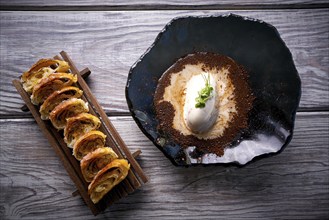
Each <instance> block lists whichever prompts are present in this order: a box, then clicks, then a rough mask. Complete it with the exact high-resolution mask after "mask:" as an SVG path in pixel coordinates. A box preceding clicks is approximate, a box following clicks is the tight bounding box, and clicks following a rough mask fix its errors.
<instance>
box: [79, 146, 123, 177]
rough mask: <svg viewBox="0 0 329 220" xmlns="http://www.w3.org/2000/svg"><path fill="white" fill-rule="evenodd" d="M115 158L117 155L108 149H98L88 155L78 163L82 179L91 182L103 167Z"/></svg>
mask: <svg viewBox="0 0 329 220" xmlns="http://www.w3.org/2000/svg"><path fill="white" fill-rule="evenodd" d="M117 158H118V155H117V154H116V153H115V152H114V151H113V150H112V149H111V148H109V147H102V148H98V149H96V150H94V151H93V152H90V153H88V154H87V155H86V156H85V157H83V159H82V160H81V163H80V167H81V172H82V175H83V177H84V178H85V180H86V181H87V182H91V181H92V180H93V179H94V177H95V176H96V175H97V173H98V172H99V171H100V170H101V169H103V167H105V166H106V165H107V164H109V163H111V162H112V161H113V160H115V159H117Z"/></svg>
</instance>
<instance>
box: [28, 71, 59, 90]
mask: <svg viewBox="0 0 329 220" xmlns="http://www.w3.org/2000/svg"><path fill="white" fill-rule="evenodd" d="M52 73H54V70H53V69H52V68H50V67H44V68H41V69H39V70H38V71H35V72H34V73H33V74H31V76H30V77H29V78H28V79H27V80H25V81H22V84H23V88H24V90H25V91H26V92H27V93H30V94H31V93H32V91H33V88H34V86H35V85H37V84H38V83H39V82H40V81H41V80H42V79H44V78H46V77H48V76H49V75H50V74H52Z"/></svg>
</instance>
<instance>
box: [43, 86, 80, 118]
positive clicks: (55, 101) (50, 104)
mask: <svg viewBox="0 0 329 220" xmlns="http://www.w3.org/2000/svg"><path fill="white" fill-rule="evenodd" d="M82 93H83V92H82V90H80V89H79V88H77V87H75V86H68V87H64V88H62V89H60V90H56V91H54V92H53V93H52V94H51V95H50V96H49V97H48V98H47V99H46V100H45V101H44V102H43V104H42V105H41V106H40V114H41V119H42V120H47V119H49V114H50V112H51V111H52V110H53V109H54V108H55V107H56V106H57V105H59V104H60V103H62V102H63V101H66V100H68V99H70V98H80V97H81V96H82Z"/></svg>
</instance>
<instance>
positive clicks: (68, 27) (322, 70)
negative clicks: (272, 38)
mask: <svg viewBox="0 0 329 220" xmlns="http://www.w3.org/2000/svg"><path fill="white" fill-rule="evenodd" d="M230 12H232V13H236V14H239V15H243V16H249V17H253V18H257V19H261V20H264V21H266V22H268V23H270V24H272V25H274V26H275V27H276V28H277V29H278V31H279V33H280V34H281V37H282V38H283V40H284V41H285V42H286V44H287V46H288V47H289V48H290V50H291V52H292V55H293V58H294V61H295V64H296V67H297V70H298V72H299V74H300V76H301V79H302V97H301V103H300V109H302V110H306V111H309V110H312V109H313V110H314V109H320V110H328V109H329V103H328V99H329V90H328V88H329V74H328V73H329V46H328V45H329V23H328V20H329V9H318V10H306V9H305V10H267V11H257V10H256V11H225V10H220V11H126V12H124V11H119V12H113V11H112V12H70V13H67V12H37V13H36V12H1V15H0V26H1V30H0V35H1V44H0V69H1V78H0V93H1V96H0V99H1V100H0V103H1V104H0V105H1V106H0V117H2V118H7V117H12V116H13V115H15V117H18V116H29V113H22V112H21V111H20V107H21V105H22V104H23V102H22V100H21V99H20V97H19V95H18V94H17V93H16V91H15V89H14V87H13V86H12V85H11V81H12V79H13V78H17V77H19V76H20V75H21V74H22V72H24V71H26V70H27V69H28V68H29V67H30V66H31V65H32V64H33V63H34V62H36V61H37V60H38V59H39V58H43V57H51V56H53V54H55V53H58V52H59V51H61V50H66V51H67V52H68V53H69V54H71V57H72V59H74V60H75V62H76V64H77V65H78V68H79V69H80V70H81V69H83V68H84V67H89V68H90V70H91V71H92V75H91V77H89V79H88V80H87V83H88V84H89V85H90V87H91V90H92V92H93V93H94V94H95V96H96V98H97V99H98V100H99V102H100V104H101V105H102V106H103V108H104V109H105V111H106V112H107V113H110V114H112V113H113V114H119V113H127V112H128V108H127V105H126V100H125V96H124V88H125V84H126V80H127V74H128V71H129V69H130V67H131V66H132V65H133V64H134V62H135V61H136V60H137V59H138V58H139V57H140V56H141V55H142V54H143V53H144V52H145V51H146V50H147V48H148V47H149V46H150V45H151V44H152V43H153V41H154V39H155V37H156V36H157V34H158V33H159V31H160V30H161V29H162V28H163V27H164V25H165V24H166V23H168V22H169V21H170V20H171V19H172V18H174V17H178V16H186V15H213V14H226V13H230ZM114 94H115V95H114Z"/></svg>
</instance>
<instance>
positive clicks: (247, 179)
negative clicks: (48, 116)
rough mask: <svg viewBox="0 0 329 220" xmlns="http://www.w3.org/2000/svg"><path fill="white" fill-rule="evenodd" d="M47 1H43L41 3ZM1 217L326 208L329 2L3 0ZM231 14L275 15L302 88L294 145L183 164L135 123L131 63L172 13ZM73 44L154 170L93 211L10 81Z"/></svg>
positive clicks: (205, 215)
mask: <svg viewBox="0 0 329 220" xmlns="http://www.w3.org/2000/svg"><path fill="white" fill-rule="evenodd" d="M45 2H46V3H45ZM0 3H1V11H0V13H1V19H0V24H1V25H0V28H1V32H0V35H1V44H0V52H1V54H0V60H1V61H0V70H1V72H0V98H1V100H0V105H1V106H0V124H1V127H0V128H1V133H0V134H1V140H0V144H1V148H0V156H1V158H0V193H1V194H0V219H103V218H113V219H114V218H116V219H242V218H248V219H255V218H261V219H280V218H284V219H325V218H329V4H328V1H327V0H323V1H322V0H318V1H307V0H287V1H282V0H281V1H277V0H266V1H262V3H259V1H256V0H247V1H242V0H233V1H231V0H230V1H229V0H223V1H215V0H203V1H194V2H193V3H192V2H189V1H186V2H184V1H182V0H159V1H153V0H147V1H128V0H122V1H96V0H94V1H86V0H79V1H73V0H59V1H42V0H26V1H23V0H13V1H5V0H0ZM227 13H235V14H239V15H242V16H249V17H253V18H257V19H261V20H264V21H265V22H268V23H270V24H272V25H274V26H275V27H276V28H277V29H278V31H279V33H280V34H281V37H282V38H283V40H284V41H285V43H286V44H287V46H288V47H289V49H290V50H291V52H292V55H293V58H294V62H295V65H296V68H297V70H298V72H299V74H300V77H301V80H302V97H301V101H300V107H299V108H298V112H297V116H296V122H295V131H294V136H293V139H292V141H291V143H290V144H289V145H288V146H287V147H286V149H285V150H284V151H283V152H282V153H281V154H279V155H276V156H273V157H270V158H266V159H263V160H258V161H256V162H254V163H251V164H248V165H247V166H244V167H236V166H207V167H204V166H197V167H190V168H186V167H175V166H173V165H172V164H171V162H170V161H169V160H167V159H166V158H165V157H164V156H163V154H162V153H161V152H160V151H159V150H158V149H157V148H156V147H155V146H154V145H153V144H152V143H151V141H149V140H148V139H147V138H146V137H145V136H144V135H143V134H142V132H141V131H140V130H139V129H138V127H137V125H136V124H135V122H134V121H133V120H132V117H131V116H130V114H129V111H128V108H127V104H126V101H125V95H124V89H125V84H126V80H127V75H128V71H129V69H130V67H131V66H132V64H134V62H135V61H136V60H137V59H138V58H139V57H140V56H141V55H142V54H143V53H144V52H145V51H146V50H147V48H148V47H149V46H150V45H151V44H152V42H153V41H154V39H155V37H156V36H157V34H158V33H159V31H161V29H162V28H163V27H164V26H165V24H166V23H168V22H169V21H170V20H171V19H173V18H175V17H178V16H186V15H219V14H227ZM61 50H65V51H67V52H68V53H69V54H70V56H71V57H72V59H73V60H74V61H75V63H76V64H77V65H78V67H79V68H80V69H83V68H84V67H89V68H90V70H91V71H92V75H91V76H90V77H89V79H88V80H87V82H88V84H89V86H90V87H91V90H92V91H93V93H94V94H95V96H96V98H97V99H98V100H99V102H100V103H101V105H102V106H103V108H104V109H105V111H106V113H107V114H108V116H109V118H110V120H112V122H113V123H114V125H115V126H116V128H117V129H118V131H119V133H120V134H121V136H122V138H123V139H124V140H125V142H126V144H127V145H128V147H129V148H130V149H131V151H134V150H136V149H141V150H142V155H141V157H140V158H139V159H138V161H139V162H140V164H141V166H142V168H143V169H144V170H145V172H146V174H147V175H148V176H149V179H150V180H149V182H148V183H147V184H146V185H144V186H143V187H142V188H141V189H140V190H138V191H136V192H134V193H133V194H131V195H129V196H128V197H126V198H124V199H122V200H120V201H119V202H118V203H116V204H114V205H113V206H111V207H110V208H108V209H107V210H106V211H105V213H102V214H100V215H98V216H97V217H93V215H92V214H91V212H90V210H89V209H88V207H87V206H86V205H85V204H84V203H83V201H82V199H81V198H79V197H78V196H77V197H73V196H72V195H71V193H72V192H73V191H74V190H75V186H74V184H73V182H72V181H71V179H70V178H69V176H68V174H67V173H66V171H65V169H64V167H63V165H62V163H61V161H60V159H59V158H58V157H57V155H56V154H55V152H54V150H53V149H52V148H51V147H50V145H49V143H48V141H47V140H46V138H45V137H44V136H43V134H42V133H41V131H40V129H39V127H38V126H37V124H36V123H35V121H34V119H33V118H32V116H31V114H30V113H28V112H22V111H21V110H20V107H21V106H22V104H23V101H22V100H21V98H20V96H19V95H18V93H17V92H16V90H15V88H14V87H13V86H12V84H11V81H12V80H13V79H15V78H17V77H19V76H20V75H21V74H22V73H23V72H24V71H26V70H27V69H28V68H29V67H30V66H31V65H32V64H33V63H34V62H36V61H37V60H38V59H39V58H43V57H52V56H53V55H55V54H57V53H59V52H60V51H61Z"/></svg>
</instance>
